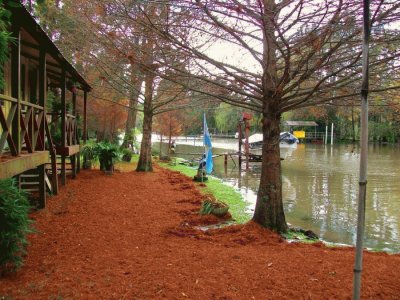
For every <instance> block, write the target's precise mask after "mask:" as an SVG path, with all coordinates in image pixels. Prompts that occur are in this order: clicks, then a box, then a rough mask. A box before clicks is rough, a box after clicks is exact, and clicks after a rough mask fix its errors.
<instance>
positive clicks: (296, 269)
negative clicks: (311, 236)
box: [0, 168, 400, 299]
mask: <svg viewBox="0 0 400 300" xmlns="http://www.w3.org/2000/svg"><path fill="white" fill-rule="evenodd" d="M203 198H204V196H202V195H201V194H200V192H199V191H198V190H197V188H196V187H195V185H194V183H193V182H192V181H191V180H190V179H189V178H187V177H185V176H183V175H181V174H179V173H175V172H171V171H168V170H163V169H158V168H157V169H156V170H155V171H154V172H153V173H136V172H128V173H116V174H114V175H112V176H106V175H103V174H102V173H101V172H100V171H83V172H81V173H80V174H79V176H78V179H76V180H69V181H68V183H67V186H66V187H63V188H61V191H60V194H59V195H58V196H56V197H52V198H49V199H48V207H47V208H46V209H44V210H42V211H39V212H36V213H34V214H33V216H32V217H33V218H34V219H35V221H36V223H35V228H36V229H37V230H38V231H39V233H38V234H33V235H31V236H30V238H29V241H30V244H31V245H30V246H29V248H28V255H27V257H26V261H25V266H24V267H23V268H21V269H20V270H19V271H18V272H17V273H16V274H14V275H7V276H6V277H5V278H2V279H1V280H0V299H350V298H351V294H352V276H353V264H354V249H353V248H342V249H339V248H334V249H332V248H326V247H325V246H323V245H322V244H315V245H305V244H293V243H291V244H290V243H287V242H286V241H284V240H282V239H281V238H280V237H279V236H277V235H276V234H274V233H271V232H269V231H268V230H265V229H263V228H260V227H259V226H257V225H256V224H254V223H251V222H250V223H248V224H246V225H241V226H230V227H226V228H224V229H218V230H212V231H207V232H203V231H201V230H197V229H196V225H199V224H210V223H216V222H218V221H219V220H218V219H216V218H215V217H211V216H207V217H200V216H199V215H198V213H197V212H198V210H199V208H200V205H201V201H202V199H203ZM399 270H400V255H388V254H385V253H365V255H364V272H363V289H362V297H363V298H365V299H399V298H400V276H399Z"/></svg>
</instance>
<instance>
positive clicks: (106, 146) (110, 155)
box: [94, 142, 120, 175]
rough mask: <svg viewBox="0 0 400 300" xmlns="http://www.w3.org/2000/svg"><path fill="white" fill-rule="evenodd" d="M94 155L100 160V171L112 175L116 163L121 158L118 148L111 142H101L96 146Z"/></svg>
mask: <svg viewBox="0 0 400 300" xmlns="http://www.w3.org/2000/svg"><path fill="white" fill-rule="evenodd" d="M94 153H95V156H96V157H97V158H98V159H99V162H100V170H102V171H104V172H105V173H106V174H109V175H111V174H112V173H113V171H114V163H115V162H116V161H117V160H119V157H120V151H119V148H118V146H117V145H115V144H111V143H109V142H100V143H97V144H96V146H95V151H94Z"/></svg>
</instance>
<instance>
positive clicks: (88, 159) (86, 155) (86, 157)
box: [80, 141, 96, 169]
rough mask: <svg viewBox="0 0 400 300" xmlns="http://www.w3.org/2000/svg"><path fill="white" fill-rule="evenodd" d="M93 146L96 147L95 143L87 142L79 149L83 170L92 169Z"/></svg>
mask: <svg viewBox="0 0 400 300" xmlns="http://www.w3.org/2000/svg"><path fill="white" fill-rule="evenodd" d="M95 146H96V143H95V142H93V141H88V142H87V143H86V144H85V145H83V146H82V147H81V149H80V153H81V156H82V159H83V168H84V169H90V168H91V167H92V163H93V160H94V158H95Z"/></svg>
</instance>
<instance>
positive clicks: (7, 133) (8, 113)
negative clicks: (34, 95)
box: [0, 94, 45, 156]
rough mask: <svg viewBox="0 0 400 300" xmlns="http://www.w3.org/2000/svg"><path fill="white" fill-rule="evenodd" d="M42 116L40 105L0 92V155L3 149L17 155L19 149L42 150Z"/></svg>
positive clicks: (43, 143)
mask: <svg viewBox="0 0 400 300" xmlns="http://www.w3.org/2000/svg"><path fill="white" fill-rule="evenodd" d="M18 105H20V108H19V109H18ZM6 107H7V109H6ZM18 114H19V115H18ZM43 117H44V110H43V107H42V106H39V105H36V104H33V103H29V102H26V101H19V102H18V101H17V99H15V98H12V97H9V96H6V95H1V94H0V124H1V127H0V129H1V130H0V133H1V135H0V155H1V154H2V153H3V152H6V151H5V150H8V151H9V152H10V153H11V155H12V156H18V155H19V154H20V153H21V150H25V151H27V152H28V153H33V152H35V151H41V150H44V147H45V142H44V139H45V136H44V127H43ZM16 118H18V119H19V120H17V119H16ZM15 124H17V125H18V126H17V127H16V126H15ZM15 128H17V132H15V131H14V130H15ZM18 139H19V140H18Z"/></svg>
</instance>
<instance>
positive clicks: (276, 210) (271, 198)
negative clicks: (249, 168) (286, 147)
mask: <svg viewBox="0 0 400 300" xmlns="http://www.w3.org/2000/svg"><path fill="white" fill-rule="evenodd" d="M279 122H280V117H274V116H273V117H271V115H270V114H266V113H264V116H263V139H264V143H263V148H262V168H261V178H260V186H259V189H258V193H257V202H256V208H255V211H254V216H253V220H254V221H255V222H256V223H258V224H260V225H262V226H264V227H267V228H269V229H271V230H274V231H276V232H286V231H287V229H288V227H287V224H286V220H285V213H284V210H283V203H282V180H281V159H280V150H279V134H280V127H279Z"/></svg>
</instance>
